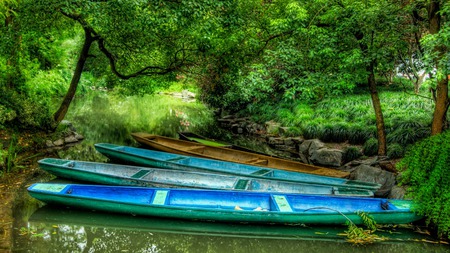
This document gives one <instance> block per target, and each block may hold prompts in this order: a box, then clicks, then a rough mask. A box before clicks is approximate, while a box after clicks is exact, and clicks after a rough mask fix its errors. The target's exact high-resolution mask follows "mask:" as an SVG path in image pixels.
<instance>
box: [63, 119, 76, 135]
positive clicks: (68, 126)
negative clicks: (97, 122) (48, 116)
mask: <svg viewBox="0 0 450 253" xmlns="http://www.w3.org/2000/svg"><path fill="white" fill-rule="evenodd" d="M59 124H60V125H64V126H66V127H67V128H68V129H69V130H70V131H72V132H76V131H77V130H76V129H75V127H74V126H73V124H72V122H70V121H68V120H62V121H61V122H60V123H59Z"/></svg>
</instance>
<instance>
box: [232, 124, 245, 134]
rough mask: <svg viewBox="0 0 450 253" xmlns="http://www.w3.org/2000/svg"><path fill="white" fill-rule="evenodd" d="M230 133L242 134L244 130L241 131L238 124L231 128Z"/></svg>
mask: <svg viewBox="0 0 450 253" xmlns="http://www.w3.org/2000/svg"><path fill="white" fill-rule="evenodd" d="M231 132H233V133H234V134H243V133H244V129H242V127H240V126H239V124H233V125H232V126H231Z"/></svg>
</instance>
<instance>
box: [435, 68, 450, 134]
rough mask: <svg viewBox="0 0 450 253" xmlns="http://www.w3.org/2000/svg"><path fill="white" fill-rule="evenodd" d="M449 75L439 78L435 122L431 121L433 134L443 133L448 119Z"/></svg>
mask: <svg viewBox="0 0 450 253" xmlns="http://www.w3.org/2000/svg"><path fill="white" fill-rule="evenodd" d="M449 103H450V102H449V98H448V77H447V76H445V78H444V79H440V80H438V83H437V87H436V105H435V106H434V112H433V122H432V123H431V135H436V134H440V133H442V131H443V130H444V126H445V122H446V121H447V117H446V116H447V111H448V107H449Z"/></svg>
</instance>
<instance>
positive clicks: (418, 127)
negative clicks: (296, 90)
mask: <svg viewBox="0 0 450 253" xmlns="http://www.w3.org/2000/svg"><path fill="white" fill-rule="evenodd" d="M380 99H381V104H382V108H383V115H384V120H385V125H386V133H387V141H388V155H389V156H390V157H392V158H397V157H402V156H403V155H404V152H405V148H406V147H408V146H409V145H411V144H413V143H415V142H417V141H419V140H421V139H423V138H425V137H427V136H429V134H430V127H431V119H432V115H433V108H434V104H433V102H432V101H431V100H430V99H426V98H423V97H420V96H415V95H410V94H406V93H403V92H395V91H383V92H380ZM240 114H241V115H242V116H243V115H246V116H248V115H250V116H251V117H252V119H253V120H254V121H256V122H259V123H263V122H265V121H268V120H274V121H276V122H279V123H280V124H281V125H282V126H285V127H289V130H288V131H287V132H286V135H292V136H299V135H301V136H303V137H305V138H306V139H313V138H318V139H320V140H322V141H324V142H348V143H350V144H354V145H363V146H364V151H365V154H366V155H374V154H376V151H377V146H376V145H377V144H376V140H375V138H376V121H375V115H374V111H373V107H372V101H371V99H370V95H369V94H367V93H366V94H353V95H346V96H340V97H332V98H326V99H324V100H322V101H320V102H318V103H316V104H305V103H302V102H298V103H289V104H287V103H279V104H264V105H258V104H255V105H252V106H249V107H248V108H247V110H245V111H242V112H241V113H240Z"/></svg>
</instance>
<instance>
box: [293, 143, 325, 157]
mask: <svg viewBox="0 0 450 253" xmlns="http://www.w3.org/2000/svg"><path fill="white" fill-rule="evenodd" d="M323 147H325V144H324V143H323V142H321V141H320V140H319V139H311V140H306V141H304V142H302V144H300V146H299V147H298V151H299V152H300V153H302V154H304V155H306V156H307V157H309V156H310V155H311V154H312V152H314V151H316V150H318V149H320V148H323Z"/></svg>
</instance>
